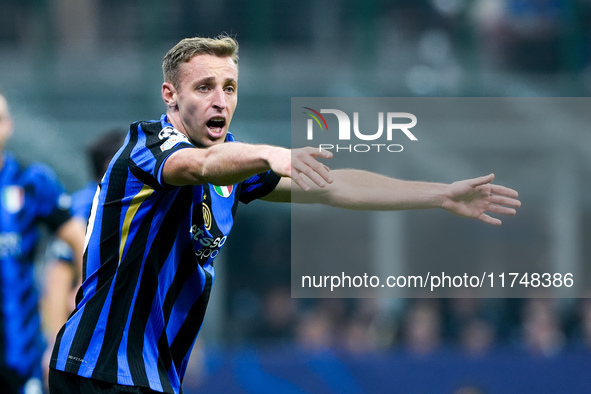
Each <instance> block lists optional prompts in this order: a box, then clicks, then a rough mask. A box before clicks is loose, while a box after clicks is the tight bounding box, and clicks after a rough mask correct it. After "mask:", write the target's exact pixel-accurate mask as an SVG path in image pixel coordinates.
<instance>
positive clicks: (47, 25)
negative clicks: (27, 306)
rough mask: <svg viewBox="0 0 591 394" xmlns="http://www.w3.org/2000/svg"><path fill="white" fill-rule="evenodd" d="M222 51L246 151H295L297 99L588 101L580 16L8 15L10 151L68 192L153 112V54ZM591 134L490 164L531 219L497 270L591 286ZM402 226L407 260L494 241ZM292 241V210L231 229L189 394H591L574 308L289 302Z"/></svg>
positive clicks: (505, 245) (541, 142) (0, 26)
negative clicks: (113, 142) (514, 268)
mask: <svg viewBox="0 0 591 394" xmlns="http://www.w3.org/2000/svg"><path fill="white" fill-rule="evenodd" d="M221 32H227V33H230V34H234V35H236V37H237V39H238V40H239V42H240V45H241V50H240V90H239V97H240V98H239V105H238V108H237V112H236V116H235V117H234V121H233V124H232V130H233V131H234V132H235V133H236V134H237V135H238V136H239V138H240V139H242V140H244V141H248V142H267V143H274V144H279V145H285V146H287V145H289V143H290V98H291V97H294V96H297V97H305V96H314V97H318V96H354V97H355V96H418V97H431V96H438V97H447V96H478V97H489V96H493V97H587V96H589V93H591V1H589V0H414V1H410V0H394V1H386V0H317V1H312V0H303V1H297V2H295V1H294V2H290V1H271V0H249V1H244V0H242V1H240V0H218V1H215V2H196V1H189V0H167V1H164V0H147V1H142V2H140V1H131V0H51V1H44V0H0V70H1V72H0V88H1V89H2V91H3V92H4V93H5V95H6V96H7V97H8V99H9V102H10V103H11V109H12V111H13V113H14V116H15V121H16V130H15V135H14V136H13V138H12V140H11V141H10V144H9V148H10V149H11V150H13V151H14V152H15V153H16V154H17V156H19V157H21V158H22V159H23V160H25V161H30V160H41V161H43V162H46V163H48V164H50V165H51V166H53V167H54V168H55V169H56V171H57V172H58V174H59V176H60V177H61V179H62V180H63V182H64V183H65V185H66V186H67V188H68V190H69V191H71V192H72V191H75V190H76V189H78V188H79V187H81V186H83V185H84V183H85V181H86V180H87V179H88V177H89V171H88V170H87V168H88V167H87V164H86V161H85V157H84V148H85V146H86V144H88V143H89V142H90V141H91V140H92V139H93V138H94V137H95V136H97V135H99V134H100V133H102V132H104V131H106V130H108V129H111V128H113V127H121V128H127V127H128V125H129V124H130V123H131V122H132V121H135V120H141V119H154V118H157V117H158V116H159V115H160V114H161V113H162V112H163V111H164V106H163V104H162V100H161V97H160V84H161V78H162V77H161V72H160V62H161V59H162V57H163V55H164V53H165V52H166V51H167V50H168V49H169V48H170V47H171V46H172V45H173V44H175V43H176V42H177V41H178V40H179V39H181V38H183V37H187V36H193V35H208V36H215V35H217V34H219V33H221ZM541 113H542V114H544V113H545V112H544V111H543V110H542V111H541ZM589 131H590V130H589V129H587V130H579V131H577V132H569V131H568V130H562V129H560V128H559V127H556V128H552V127H548V128H547V129H541V130H540V135H539V138H535V139H529V140H520V141H518V143H517V147H516V149H513V150H511V151H507V150H504V149H505V148H506V147H503V146H500V147H486V148H488V149H489V150H488V151H487V152H488V154H495V153H497V154H502V155H505V156H506V158H507V159H506V165H505V166H502V167H501V168H495V169H494V171H495V172H496V173H497V175H499V176H501V178H500V179H503V180H504V183H508V186H511V187H514V188H517V189H519V191H520V192H521V198H522V200H523V201H524V207H523V208H522V210H521V211H520V213H519V219H516V221H514V222H513V224H512V225H511V226H510V227H508V228H507V229H506V230H505V232H504V233H502V235H499V233H498V232H497V233H495V234H496V235H495V236H494V237H493V240H494V242H495V243H496V244H497V245H498V249H499V251H500V252H499V255H498V256H497V257H501V258H509V257H510V258H512V259H515V261H516V263H517V262H518V261H519V260H521V259H542V260H548V261H549V264H550V265H551V266H553V267H558V268H559V267H571V268H573V269H576V270H578V272H581V275H585V276H588V275H589V274H588V272H587V271H588V269H586V268H585V266H586V265H587V264H588V263H589V256H591V247H590V246H589V242H586V241H587V240H588V239H589V238H590V232H591V204H590V199H588V198H586V196H588V195H589V194H590V192H591V190H590V186H589V184H590V182H589V180H590V179H591V171H590V170H591V165H590V164H591V162H590V159H591V133H589ZM477 159H478V157H476V158H474V157H472V158H471V160H468V161H460V162H454V163H453V164H454V166H458V165H459V166H460V167H461V168H462V170H461V171H463V173H462V174H458V173H457V171H455V172H454V171H453V170H454V169H457V167H453V168H451V167H450V168H447V167H445V166H446V165H447V164H449V163H439V162H437V163H426V165H425V166H424V168H420V169H415V170H414V171H413V172H411V173H403V175H406V176H409V177H410V176H412V178H415V179H417V178H418V179H425V180H439V181H453V180H455V179H458V178H459V177H463V176H472V175H480V173H476V174H474V173H473V172H472V171H471V169H472V167H471V166H472V165H473V163H474V162H475V161H476V162H477ZM430 164H433V165H430ZM435 164H436V165H435ZM450 165H451V164H450ZM527 168H537V169H538V171H535V172H531V173H527V172H526V169H527ZM446 170H448V171H446ZM478 171H480V168H478ZM519 171H521V173H520V174H519ZM516 173H518V174H517V175H516ZM443 174H447V176H448V177H449V178H444V176H443ZM519 176H521V178H519ZM524 178H526V179H527V180H528V182H526V183H520V182H519V179H524ZM526 201H527V203H528V204H527V206H526V205H525V202H526ZM548 207H551V209H548ZM411 215H413V214H411V213H404V214H403V215H402V216H401V217H403V220H402V221H401V222H400V223H401V226H404V227H402V228H399V229H398V230H399V232H398V233H397V234H398V235H397V236H396V237H397V238H396V239H397V245H403V246H404V253H401V254H400V256H401V258H403V259H406V260H407V261H412V260H413V259H417V258H425V259H429V258H433V256H434V255H436V253H437V251H441V250H445V245H446V244H448V243H449V242H452V243H453V242H454V240H456V239H469V240H470V242H471V243H474V244H475V245H477V244H478V242H479V239H480V238H478V237H480V236H481V237H489V238H490V237H491V233H490V232H487V231H488V230H477V229H476V227H475V226H474V225H472V224H470V225H467V224H465V223H464V222H462V223H458V222H456V221H454V220H455V219H454V218H449V217H448V216H446V215H436V216H429V217H426V216H422V215H420V214H419V215H417V216H411ZM310 221H311V223H313V218H312V217H311V218H310ZM442 226H445V228H446V229H448V230H449V231H447V232H446V233H445V234H443V236H442V234H441V232H440V231H439V230H440V229H441V228H443V227H442ZM404 234H410V236H406V237H405V236H404ZM413 234H421V236H423V237H428V239H429V242H430V244H431V245H433V247H432V248H431V249H430V250H426V249H425V248H424V246H422V245H421V244H418V243H416V242H415V243H413V242H412V239H414V238H416V237H413V236H412V235H413ZM289 242H290V211H289V207H286V206H280V207H275V206H272V207H269V206H268V205H265V204H264V203H256V202H255V203H253V204H251V206H249V207H243V208H242V209H241V211H239V214H238V220H237V223H236V225H235V228H234V230H233V237H232V238H231V239H230V240H229V242H228V243H227V245H226V247H225V251H224V253H222V255H221V256H220V259H219V260H218V262H217V265H216V267H217V269H218V272H219V273H218V276H217V282H216V287H214V290H213V293H212V300H211V302H210V308H209V309H208V313H207V317H206V326H205V327H204V329H203V332H202V335H201V336H200V338H199V340H198V342H197V344H196V350H195V352H194V357H193V361H194V362H193V364H192V365H191V366H190V371H189V372H188V374H187V378H186V382H185V389H186V391H185V392H186V393H192V392H199V391H200V390H202V391H203V392H237V393H242V392H243V393H266V392H269V393H271V392H273V393H277V392H289V393H291V392H317V393H326V392H335V393H336V392H338V393H345V392H351V393H365V392H401V393H516V392H519V393H558V392H561V393H562V392H565V393H587V392H591V374H589V368H590V367H591V301H589V300H588V299H586V298H581V299H554V300H552V299H544V298H537V299H473V298H457V299H415V300H380V299H378V300H373V299H359V300H357V299H321V300H313V299H292V298H290V291H289V284H290V265H289V256H290V244H289ZM469 251H470V249H469V248H468V249H466V253H467V252H469ZM449 255H450V256H451V257H452V258H455V259H462V258H464V259H466V258H470V256H465V255H461V253H459V252H457V251H455V252H453V253H451V254H449Z"/></svg>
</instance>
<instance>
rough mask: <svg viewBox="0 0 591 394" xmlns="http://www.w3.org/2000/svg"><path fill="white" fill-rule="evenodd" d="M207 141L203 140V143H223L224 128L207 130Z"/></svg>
mask: <svg viewBox="0 0 591 394" xmlns="http://www.w3.org/2000/svg"><path fill="white" fill-rule="evenodd" d="M207 131H208V133H207V141H205V145H207V146H214V145H219V144H223V143H224V141H226V130H213V131H212V130H210V129H208V130H207Z"/></svg>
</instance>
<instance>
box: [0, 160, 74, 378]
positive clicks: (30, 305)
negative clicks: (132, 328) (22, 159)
mask: <svg viewBox="0 0 591 394" xmlns="http://www.w3.org/2000/svg"><path fill="white" fill-rule="evenodd" d="M68 200H69V197H68V196H67V195H66V194H65V192H64V188H63V186H62V185H61V184H60V183H59V182H58V179H57V177H56V175H55V173H54V172H53V170H51V169H50V168H49V167H47V166H45V165H43V164H40V163H33V164H30V165H28V166H21V165H20V163H19V162H18V161H17V160H16V158H15V157H14V156H13V155H12V154H11V153H9V152H5V153H4V154H3V164H2V168H1V170H0V369H2V370H5V369H7V370H9V371H12V377H13V378H15V379H21V380H23V379H27V378H30V377H33V376H38V377H40V376H41V375H40V372H41V356H42V354H43V351H44V347H45V343H44V340H43V337H42V334H41V325H40V316H39V305H38V303H39V292H38V289H37V283H36V281H35V267H34V264H33V263H34V259H35V257H36V247H37V245H38V243H39V240H40V236H41V233H40V231H39V230H40V229H39V225H40V224H45V225H47V226H48V227H49V229H51V230H56V229H58V228H59V227H60V226H61V225H62V224H64V223H65V222H66V221H67V220H68V219H69V218H70V213H69V206H68ZM2 373H3V374H5V373H6V372H5V371H3V372H2Z"/></svg>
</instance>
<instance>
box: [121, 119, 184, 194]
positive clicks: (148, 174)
mask: <svg viewBox="0 0 591 394" xmlns="http://www.w3.org/2000/svg"><path fill="white" fill-rule="evenodd" d="M130 131H131V132H130V136H131V137H130V138H132V139H136V141H132V142H135V143H134V144H133V149H132V151H131V153H130V156H129V158H130V163H129V168H130V171H131V173H132V174H133V175H134V176H135V177H136V178H138V179H139V180H140V181H141V182H143V183H145V184H146V185H149V186H151V187H152V188H154V189H163V188H165V187H167V185H166V184H165V183H164V181H163V180H162V168H163V167H164V163H165V162H166V159H168V157H170V155H171V154H173V153H174V152H176V151H178V150H181V149H186V148H194V146H193V145H192V144H191V143H190V142H189V139H188V138H187V137H186V136H185V135H183V134H182V133H180V132H178V131H176V130H174V129H173V128H172V127H165V128H162V127H161V125H160V123H159V122H142V123H135V124H133V125H132V127H131V130H130Z"/></svg>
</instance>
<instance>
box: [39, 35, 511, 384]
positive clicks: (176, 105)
mask: <svg viewBox="0 0 591 394" xmlns="http://www.w3.org/2000/svg"><path fill="white" fill-rule="evenodd" d="M237 51H238V44H237V42H236V41H235V40H234V39H232V38H230V37H220V38H217V39H206V38H199V37H197V38H191V39H185V40H182V41H181V42H179V43H178V44H177V45H176V46H175V47H174V48H172V49H171V50H170V51H169V52H168V53H167V54H166V56H165V57H164V61H163V66H162V67H163V72H164V83H163V85H162V97H163V99H164V102H165V103H166V107H167V111H166V114H165V115H162V116H161V118H160V120H157V121H146V122H136V123H133V124H132V125H131V127H130V131H129V133H128V135H127V137H126V140H125V143H124V146H123V148H122V149H121V150H119V152H118V153H117V155H116V156H115V157H114V159H113V160H112V161H111V164H110V165H109V169H108V170H107V173H106V175H105V177H104V178H103V180H102V182H101V187H100V193H99V195H98V196H97V198H96V199H95V202H93V206H92V210H91V214H90V221H89V225H88V232H87V240H88V243H87V249H86V252H85V273H84V278H83V279H84V283H83V284H82V287H81V290H80V291H79V292H78V294H77V298H76V301H77V305H76V309H75V311H74V313H73V314H72V315H71V317H70V318H69V319H68V322H67V323H66V325H65V326H64V327H63V328H62V329H61V330H60V332H59V334H58V337H57V340H56V344H55V347H54V351H53V354H52V358H51V364H50V366H51V369H50V372H49V385H50V391H51V392H52V393H56V394H57V393H84V394H87V393H106V392H118V391H117V390H119V391H123V392H135V393H153V392H165V393H180V392H181V391H182V390H181V383H182V380H183V376H184V374H185V371H186V366H187V362H188V359H189V356H190V353H191V350H192V347H193V345H194V343H195V338H196V336H197V334H198V332H199V330H200V328H201V324H202V322H203V318H204V315H205V309H206V307H207V303H208V300H209V295H210V290H211V287H212V285H213V281H214V277H215V270H214V266H213V264H214V259H215V258H216V256H217V255H218V253H219V251H220V250H221V249H222V247H223V245H224V244H225V242H226V239H227V237H228V235H229V232H230V229H231V227H232V224H233V220H234V214H235V212H236V209H237V206H238V203H239V202H242V203H248V202H250V201H252V200H254V199H265V200H268V201H275V202H289V201H291V197H292V193H297V194H298V195H301V196H300V197H301V198H299V199H298V201H305V202H310V203H311V202H318V203H324V204H329V205H332V206H335V207H341V208H349V209H366V210H398V209H424V208H444V209H446V210H448V211H450V212H452V213H454V214H457V215H460V216H463V217H468V218H475V219H479V220H481V221H483V222H485V223H489V224H493V225H499V224H501V222H500V220H499V219H497V218H493V217H491V216H489V215H488V214H487V212H490V213H493V214H509V215H512V214H515V208H517V207H518V206H519V205H520V203H519V201H518V200H516V197H517V192H515V191H514V190H511V189H508V188H505V187H502V186H497V185H491V184H490V182H491V181H492V180H493V177H494V176H493V175H492V174H491V175H488V176H484V177H481V178H476V179H469V180H464V181H459V182H455V183H453V184H437V183H426V182H409V181H400V180H397V179H393V178H388V177H385V176H381V175H378V174H374V173H369V172H366V171H358V170H335V171H330V170H329V169H328V167H326V166H325V165H324V164H322V163H321V162H319V161H318V160H317V159H329V158H330V157H331V156H332V154H331V153H329V152H326V151H319V150H318V149H317V148H311V147H307V148H300V149H293V150H290V149H285V148H282V147H277V146H270V145H252V144H246V143H237V142H235V139H234V136H233V135H232V134H231V133H229V132H228V127H229V125H230V122H231V120H232V115H233V114H234V109H235V107H236V104H237V91H238V52H237ZM125 386H127V387H125ZM129 386H132V387H129Z"/></svg>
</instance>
